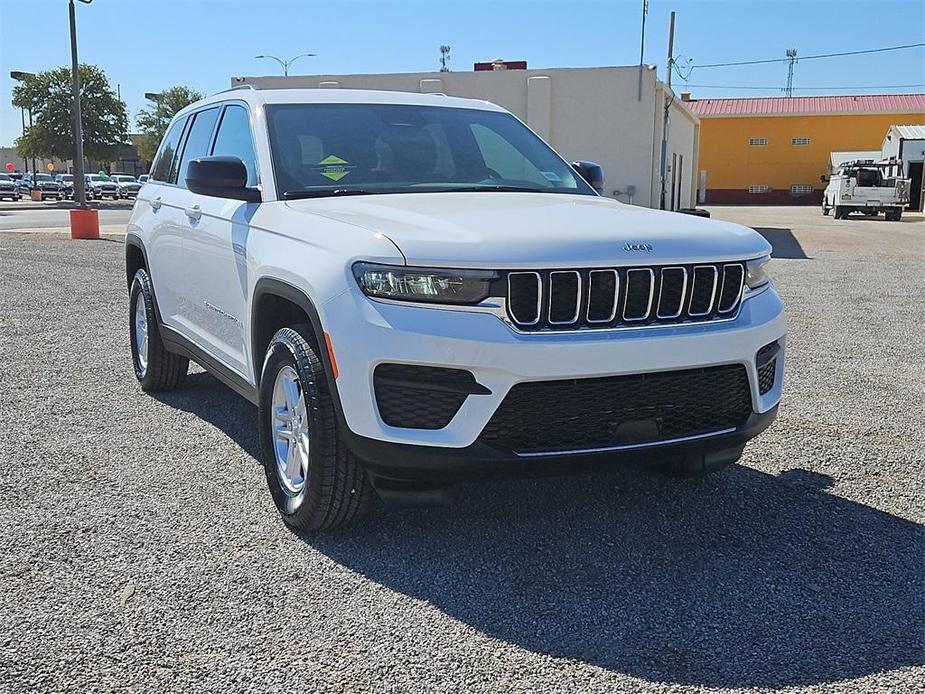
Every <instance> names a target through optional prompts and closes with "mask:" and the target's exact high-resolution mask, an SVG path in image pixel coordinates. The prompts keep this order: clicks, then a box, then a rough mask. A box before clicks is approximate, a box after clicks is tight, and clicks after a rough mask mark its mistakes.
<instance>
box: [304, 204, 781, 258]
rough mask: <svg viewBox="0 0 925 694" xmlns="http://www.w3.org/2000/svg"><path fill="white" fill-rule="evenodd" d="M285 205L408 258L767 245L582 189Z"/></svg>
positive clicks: (615, 254) (742, 249) (655, 254)
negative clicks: (382, 241) (370, 237)
mask: <svg viewBox="0 0 925 694" xmlns="http://www.w3.org/2000/svg"><path fill="white" fill-rule="evenodd" d="M287 205H288V206H289V207H290V208H291V209H293V210H297V211H299V212H305V213H309V214H314V215H320V216H322V217H325V218H328V219H333V220H338V221H341V222H345V223H348V224H353V225H356V226H360V227H364V228H366V229H368V230H369V231H371V232H374V233H381V234H383V235H385V236H387V237H388V238H389V239H391V240H392V242H393V243H394V244H395V245H396V246H397V247H398V248H399V250H401V252H402V254H403V255H404V256H405V260H406V262H407V263H408V264H409V265H424V266H427V265H431V266H437V267H441V266H442V267H479V268H553V267H606V266H611V265H626V264H651V265H657V264H666V263H691V262H697V261H700V260H703V261H723V260H742V259H745V258H753V257H756V256H759V255H763V254H767V253H770V251H771V247H770V245H769V244H768V243H767V241H765V240H764V239H763V238H762V237H761V236H760V235H759V234H758V233H757V232H755V231H754V230H752V229H749V228H748V227H743V226H739V225H737V224H732V223H729V222H719V221H713V220H709V219H704V218H701V217H694V216H691V215H685V214H679V213H676V212H663V211H658V210H650V209H647V208H643V207H636V206H633V205H624V204H622V203H619V202H616V201H614V200H609V199H606V198H599V197H592V196H587V195H563V194H554V193H549V194H546V193H506V192H505V193H501V192H485V193H420V194H417V193H413V194H397V195H370V196H350V197H347V196H345V197H329V198H316V199H308V200H295V201H290V202H288V203H287ZM625 244H640V245H642V248H643V250H627V249H626V248H625ZM646 244H648V247H650V248H651V250H648V248H647V247H646Z"/></svg>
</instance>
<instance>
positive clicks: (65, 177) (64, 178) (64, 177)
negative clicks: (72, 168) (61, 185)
mask: <svg viewBox="0 0 925 694" xmlns="http://www.w3.org/2000/svg"><path fill="white" fill-rule="evenodd" d="M61 180H62V181H73V180H74V176H73V174H64V175H62V176H61Z"/></svg>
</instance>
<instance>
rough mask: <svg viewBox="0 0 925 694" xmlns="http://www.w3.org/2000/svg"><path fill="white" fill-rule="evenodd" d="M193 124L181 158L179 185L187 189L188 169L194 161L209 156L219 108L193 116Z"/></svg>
mask: <svg viewBox="0 0 925 694" xmlns="http://www.w3.org/2000/svg"><path fill="white" fill-rule="evenodd" d="M192 118H193V119H194V120H193V124H192V125H191V126H190V128H189V135H187V136H186V143H185V144H184V145H183V155H182V156H181V157H180V167H179V169H178V172H179V176H178V177H177V183H178V184H179V185H181V186H183V187H184V188H185V187H186V167H187V166H189V163H190V162H191V161H192V160H193V159H199V158H200V157H207V156H209V145H210V144H212V132H213V130H215V121H216V120H218V107H215V108H209V109H206V110H205V111H199V113H196V114H194V115H193V116H192Z"/></svg>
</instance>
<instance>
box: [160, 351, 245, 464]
mask: <svg viewBox="0 0 925 694" xmlns="http://www.w3.org/2000/svg"><path fill="white" fill-rule="evenodd" d="M193 368H195V367H193ZM151 395H152V396H153V397H155V398H157V399H158V400H160V401H161V402H162V403H164V404H165V405H170V406H171V407H173V408H175V409H178V410H183V411H185V412H191V413H192V414H194V415H196V416H197V417H199V418H200V419H204V420H205V421H207V422H209V424H211V425H212V426H214V427H216V428H217V429H220V430H221V431H222V432H224V433H225V435H226V436H227V437H228V438H230V439H231V440H232V441H234V442H235V443H236V444H238V446H240V447H241V448H242V449H243V450H244V451H245V452H246V453H247V454H248V455H250V456H251V457H253V458H256V459H257V460H260V440H259V438H258V436H257V409H256V408H255V407H254V406H253V405H252V404H251V403H250V402H248V401H247V400H246V399H244V398H243V397H241V396H240V395H238V394H237V393H235V392H234V391H233V390H231V389H230V388H228V387H226V386H225V385H224V384H223V383H221V382H220V381H219V380H218V379H216V378H214V377H213V376H211V375H210V374H208V373H206V372H205V371H197V372H195V373H191V374H189V375H188V376H187V377H186V381H185V382H184V383H183V386H182V387H180V388H179V389H177V390H173V391H167V392H162V393H151Z"/></svg>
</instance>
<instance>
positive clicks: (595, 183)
mask: <svg viewBox="0 0 925 694" xmlns="http://www.w3.org/2000/svg"><path fill="white" fill-rule="evenodd" d="M572 168H573V169H575V171H576V172H577V173H578V175H579V176H581V177H582V178H583V179H584V180H585V181H587V183H588V185H589V186H591V187H592V188H594V190H596V191H597V192H598V193H600V194H601V195H603V194H604V169H602V168H601V165H600V164H595V163H594V162H593V161H573V162H572Z"/></svg>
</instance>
